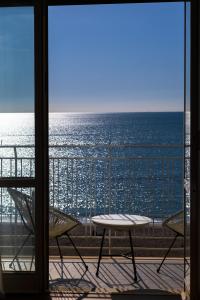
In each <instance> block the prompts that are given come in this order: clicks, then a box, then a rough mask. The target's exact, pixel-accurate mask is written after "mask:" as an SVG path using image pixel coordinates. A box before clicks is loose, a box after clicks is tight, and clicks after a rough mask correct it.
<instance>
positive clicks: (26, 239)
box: [9, 232, 32, 268]
mask: <svg viewBox="0 0 200 300" xmlns="http://www.w3.org/2000/svg"><path fill="white" fill-rule="evenodd" d="M31 234H32V232H29V234H28V235H27V237H26V238H25V240H24V241H23V243H22V245H21V246H20V248H19V249H18V251H17V253H16V254H15V256H14V258H13V260H12V261H11V263H10V264H9V267H10V268H12V265H13V263H14V261H15V260H16V259H17V257H18V255H19V254H20V252H21V251H22V249H23V248H24V245H25V244H26V242H27V241H28V239H29V238H30V236H31Z"/></svg>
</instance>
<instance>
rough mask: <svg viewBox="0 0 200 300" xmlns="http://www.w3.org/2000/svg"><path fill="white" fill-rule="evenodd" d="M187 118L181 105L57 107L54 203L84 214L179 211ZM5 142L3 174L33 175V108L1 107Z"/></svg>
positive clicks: (0, 139)
mask: <svg viewBox="0 0 200 300" xmlns="http://www.w3.org/2000/svg"><path fill="white" fill-rule="evenodd" d="M183 124H184V114H183V113H182V112H162V113H160V112H156V113H153V112H152V113H99V114H94V113H51V114H50V116H49V158H50V165H49V173H50V183H49V185H50V205H54V206H57V207H59V208H60V209H62V210H64V211H66V212H68V213H71V214H73V215H75V216H76V217H80V218H82V219H83V218H84V219H85V220H87V219H89V218H90V217H91V216H93V215H96V214H102V213H135V214H140V215H142V214H143V215H146V216H150V217H153V218H157V219H159V218H164V217H166V216H168V215H170V214H172V213H174V212H176V211H178V210H179V209H181V208H182V206H183V196H184V193H183V177H184V146H183V145H184V125H183ZM0 145H1V147H0V161H1V168H0V174H1V176H8V177H9V176H34V147H33V146H34V116H33V114H1V118H0ZM6 145H7V146H9V147H7V148H5V147H6ZM16 146H17V147H16ZM23 146H25V147H26V148H25V147H23ZM16 161H17V166H16ZM3 206H4V207H3V208H2V210H3V211H4V212H6V211H8V210H7V209H6V202H4V204H3ZM9 211H10V209H9Z"/></svg>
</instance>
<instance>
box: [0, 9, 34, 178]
mask: <svg viewBox="0 0 200 300" xmlns="http://www.w3.org/2000/svg"><path fill="white" fill-rule="evenodd" d="M0 111H1V113H0V177H33V176H34V173H35V170H34V151H35V150H34V144H35V137H34V135H35V134H34V13H33V8H25V7H21V8H1V9H0Z"/></svg>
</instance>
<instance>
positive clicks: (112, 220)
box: [92, 214, 152, 230]
mask: <svg viewBox="0 0 200 300" xmlns="http://www.w3.org/2000/svg"><path fill="white" fill-rule="evenodd" d="M92 222H93V223H94V224H96V225H99V226H102V227H104V228H113V229H114V228H115V229H117V230H123V229H129V228H132V227H135V226H142V225H146V224H149V223H151V222H152V219H150V218H148V217H145V216H139V215H128V214H110V215H99V216H94V217H93V218H92Z"/></svg>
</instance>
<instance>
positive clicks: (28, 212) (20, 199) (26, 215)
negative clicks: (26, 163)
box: [8, 188, 35, 233]
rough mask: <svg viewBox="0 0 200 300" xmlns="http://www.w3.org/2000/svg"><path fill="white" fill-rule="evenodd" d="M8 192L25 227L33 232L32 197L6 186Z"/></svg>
mask: <svg viewBox="0 0 200 300" xmlns="http://www.w3.org/2000/svg"><path fill="white" fill-rule="evenodd" d="M8 193H9V194H10V196H11V197H12V200H13V201H14V202H15V205H16V208H17V210H18V213H19V215H20V217H21V219H22V222H23V224H24V226H25V227H26V229H27V230H28V231H30V232H32V233H34V230H35V226H34V221H33V203H32V198H31V197H30V196H28V195H27V194H25V193H22V192H20V191H18V190H16V189H13V188H8Z"/></svg>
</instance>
